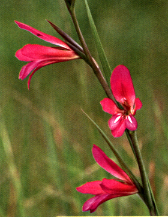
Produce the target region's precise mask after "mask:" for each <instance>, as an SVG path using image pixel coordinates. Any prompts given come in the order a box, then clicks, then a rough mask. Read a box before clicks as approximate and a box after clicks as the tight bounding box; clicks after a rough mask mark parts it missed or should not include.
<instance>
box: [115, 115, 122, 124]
mask: <svg viewBox="0 0 168 217" xmlns="http://www.w3.org/2000/svg"><path fill="white" fill-rule="evenodd" d="M120 117H121V116H120V115H119V116H118V117H117V118H116V119H115V121H114V124H115V123H117V121H118V120H119V119H120Z"/></svg>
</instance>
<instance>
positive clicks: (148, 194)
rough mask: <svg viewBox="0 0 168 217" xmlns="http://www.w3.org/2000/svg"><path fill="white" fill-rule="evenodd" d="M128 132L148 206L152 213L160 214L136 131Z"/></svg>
mask: <svg viewBox="0 0 168 217" xmlns="http://www.w3.org/2000/svg"><path fill="white" fill-rule="evenodd" d="M128 132H129V138H130V139H131V141H132V146H133V149H134V154H135V157H136V160H137V163H138V166H139V171H140V175H141V179H142V185H143V188H144V199H145V200H146V204H147V206H148V209H149V212H150V215H158V210H157V207H156V203H155V200H154V197H153V193H152V189H151V186H150V183H149V179H148V176H147V173H146V170H145V166H144V163H143V159H142V155H141V151H140V149H139V144H138V139H137V135H136V131H128Z"/></svg>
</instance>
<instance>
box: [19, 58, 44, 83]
mask: <svg viewBox="0 0 168 217" xmlns="http://www.w3.org/2000/svg"><path fill="white" fill-rule="evenodd" d="M41 62H42V61H33V62H29V63H28V64H26V65H25V66H23V67H22V68H21V71H20V73H19V79H21V80H23V79H25V78H26V77H27V76H28V75H29V74H30V73H31V71H33V69H35V68H36V67H37V66H38V65H39V64H40V63H41Z"/></svg>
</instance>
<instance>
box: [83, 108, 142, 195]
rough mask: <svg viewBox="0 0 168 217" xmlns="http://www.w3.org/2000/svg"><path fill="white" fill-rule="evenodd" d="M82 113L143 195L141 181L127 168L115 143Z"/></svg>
mask: <svg viewBox="0 0 168 217" xmlns="http://www.w3.org/2000/svg"><path fill="white" fill-rule="evenodd" d="M82 112H83V113H84V114H85V115H86V117H87V118H88V119H89V120H90V121H91V122H92V123H93V124H94V126H95V127H96V128H97V129H98V131H99V133H100V134H101V135H102V137H103V138H104V140H105V141H106V143H107V144H108V146H109V148H110V149H111V151H112V152H113V154H114V155H115V157H116V158H117V160H118V162H119V163H120V165H121V167H122V169H123V170H125V172H126V173H127V174H128V176H129V177H130V178H131V179H132V180H133V182H134V183H135V185H136V186H137V188H138V190H139V194H141V192H142V186H141V184H140V183H139V181H138V180H137V179H136V177H135V176H134V174H133V173H132V172H131V170H130V169H129V168H128V167H127V165H126V164H125V162H124V161H123V159H122V157H121V156H120V154H119V153H118V151H117V150H116V148H115V147H114V145H113V143H112V142H111V141H110V139H109V138H108V137H107V135H106V134H105V133H104V132H103V130H102V129H101V128H100V127H99V126H98V125H97V124H96V123H95V122H94V120H93V119H92V118H91V117H90V116H89V115H88V114H87V113H86V112H84V111H83V110H82Z"/></svg>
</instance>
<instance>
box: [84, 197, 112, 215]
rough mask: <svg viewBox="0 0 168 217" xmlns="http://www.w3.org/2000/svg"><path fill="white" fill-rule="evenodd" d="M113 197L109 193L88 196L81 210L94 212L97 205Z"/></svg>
mask: <svg viewBox="0 0 168 217" xmlns="http://www.w3.org/2000/svg"><path fill="white" fill-rule="evenodd" d="M112 198H114V197H113V196H112V195H109V194H100V195H96V196H95V197H92V198H90V199H89V200H87V201H86V202H85V203H84V204H83V209H82V211H83V212H86V211H89V210H90V213H92V212H95V211H96V209H97V207H98V206H99V205H100V204H102V203H104V202H105V201H107V200H110V199H112Z"/></svg>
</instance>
